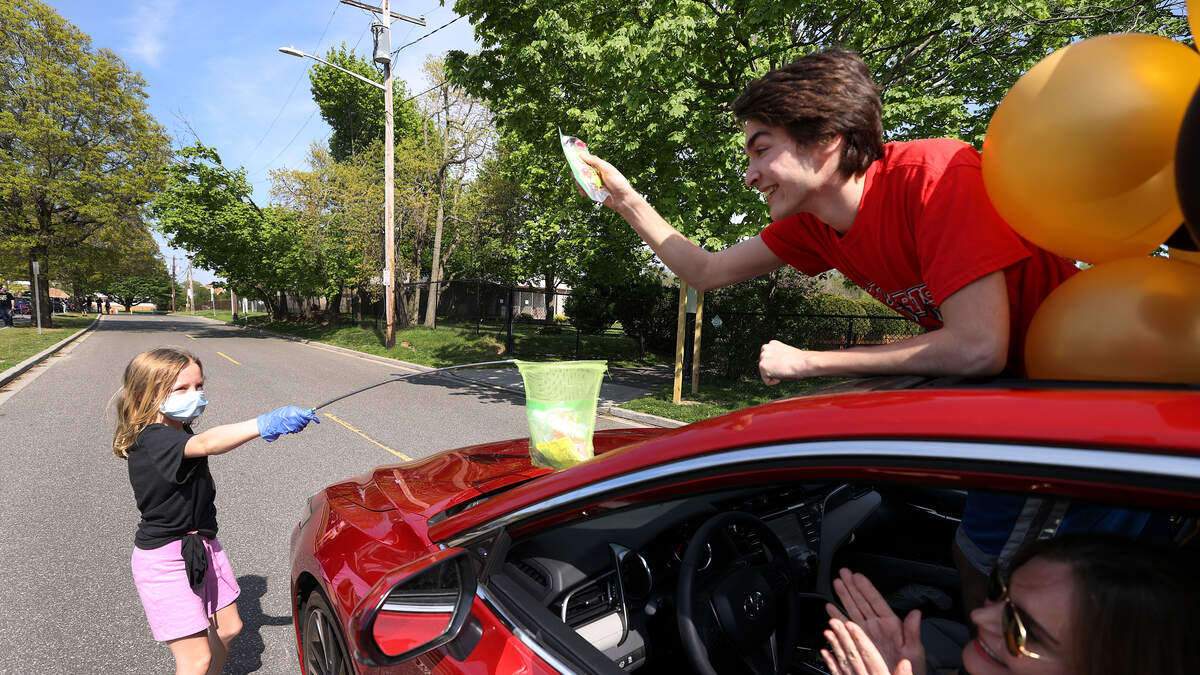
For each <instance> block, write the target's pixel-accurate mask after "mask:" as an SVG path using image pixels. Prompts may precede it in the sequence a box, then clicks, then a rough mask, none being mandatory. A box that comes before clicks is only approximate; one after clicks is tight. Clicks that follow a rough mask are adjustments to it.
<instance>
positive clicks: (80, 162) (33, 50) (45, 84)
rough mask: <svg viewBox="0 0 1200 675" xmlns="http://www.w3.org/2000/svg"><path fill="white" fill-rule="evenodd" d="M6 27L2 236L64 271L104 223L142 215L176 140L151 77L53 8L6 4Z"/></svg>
mask: <svg viewBox="0 0 1200 675" xmlns="http://www.w3.org/2000/svg"><path fill="white" fill-rule="evenodd" d="M0 35H3V36H4V38H3V39H2V40H0V239H2V240H3V245H4V248H5V249H6V250H8V251H9V252H10V254H13V255H19V256H21V257H23V258H24V260H25V261H26V263H27V269H28V271H29V274H30V275H32V262H33V261H39V262H40V263H41V265H40V267H41V271H40V272H41V275H43V276H44V277H46V278H48V279H57V278H58V274H57V272H56V270H55V268H56V265H58V264H60V263H62V262H63V261H64V260H67V259H69V258H71V257H72V255H73V253H72V252H74V251H76V250H77V247H79V246H80V245H82V244H84V243H85V242H88V240H89V238H91V237H93V235H96V234H97V233H98V232H99V231H100V230H102V229H103V228H105V227H110V226H118V225H121V224H128V223H140V222H141V211H142V208H143V206H144V205H145V204H146V202H147V201H148V200H149V199H150V197H151V195H152V194H153V193H154V192H155V190H156V189H157V188H158V177H159V176H160V172H159V171H158V168H159V167H160V166H162V164H163V163H164V162H165V161H166V160H167V158H168V157H169V153H170V150H169V139H168V138H167V135H166V134H165V133H164V131H163V129H162V127H161V126H160V125H159V124H158V123H157V122H156V121H155V120H154V118H153V117H152V116H151V115H150V114H149V113H148V112H147V111H146V93H145V84H146V83H145V81H144V80H143V79H142V78H141V76H140V75H138V74H137V73H135V72H132V71H130V70H129V69H128V68H127V67H126V65H125V63H124V62H123V61H122V60H121V59H120V58H119V57H117V55H116V54H113V53H112V52H111V51H109V50H107V49H93V48H92V43H91V39H90V38H89V37H88V36H87V35H86V34H85V33H83V32H82V31H80V30H79V29H78V28H77V27H75V26H74V25H72V24H70V23H68V22H67V21H66V20H64V19H63V18H62V17H61V16H59V15H58V14H56V13H55V12H54V10H53V9H51V8H50V7H48V6H46V5H45V4H42V3H41V2H37V1H36V0H19V1H17V2H13V1H11V0H10V1H7V2H0ZM93 244H94V245H99V244H98V243H96V242H93ZM47 286H48V284H47V285H43V286H42V288H43V289H46V288H47ZM45 292H46V291H45V290H43V293H45ZM41 307H42V308H43V309H42V312H43V317H42V321H43V323H45V324H49V322H50V320H51V317H50V305H49V303H48V302H47V296H43V299H42V302H41Z"/></svg>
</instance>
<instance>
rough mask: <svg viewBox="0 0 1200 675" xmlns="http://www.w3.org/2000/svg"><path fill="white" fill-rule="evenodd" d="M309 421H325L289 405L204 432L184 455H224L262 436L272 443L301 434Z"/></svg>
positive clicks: (191, 443)
mask: <svg viewBox="0 0 1200 675" xmlns="http://www.w3.org/2000/svg"><path fill="white" fill-rule="evenodd" d="M309 422H316V423H317V424H320V423H321V420H319V419H317V415H316V413H314V412H313V411H312V410H309V409H308V408H300V407H298V406H294V405H285V406H283V407H282V408H276V409H275V410H272V411H271V412H269V413H263V414H262V415H259V416H258V417H256V418H254V419H251V420H246V421H245V422H236V423H234V424H222V425H221V426H219V427H213V428H212V429H208V430H206V431H202V432H200V433H198V434H196V435H194V436H192V437H191V438H189V439H188V442H187V445H186V446H185V447H184V450H183V455H184V456H185V457H203V456H206V455H220V454H223V453H226V452H229V451H230V450H232V449H234V448H236V447H237V446H239V445H241V444H243V443H245V442H246V441H249V440H253V439H255V438H258V437H262V438H263V439H264V440H266V441H267V442H268V443H270V442H272V441H274V440H275V439H276V438H279V437H280V436H281V435H283V434H294V433H297V432H299V431H301V430H302V429H304V427H306V426H308V423H309Z"/></svg>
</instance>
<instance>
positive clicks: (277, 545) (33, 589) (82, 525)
mask: <svg viewBox="0 0 1200 675" xmlns="http://www.w3.org/2000/svg"><path fill="white" fill-rule="evenodd" d="M156 345H177V346H181V347H184V348H186V349H189V350H191V351H192V352H193V353H195V354H196V355H197V356H198V357H199V358H200V359H201V361H202V362H203V363H204V374H205V380H206V382H205V388H206V389H207V391H208V398H209V401H210V403H209V406H208V411H207V412H205V414H204V417H203V418H202V423H201V425H200V426H201V427H208V426H212V425H216V424H222V423H226V422H235V421H239V420H243V419H247V418H249V417H252V416H254V415H256V414H258V413H260V412H265V411H267V410H271V409H273V408H275V407H278V406H280V405H285V404H294V405H315V404H317V403H319V402H321V401H324V400H327V399H329V398H332V397H333V396H335V395H337V394H340V393H344V392H347V391H351V390H353V389H356V388H358V387H361V386H364V385H367V384H370V383H373V382H376V381H378V380H381V379H384V378H386V377H388V376H389V375H391V374H393V373H398V372H402V371H399V370H397V368H395V367H394V366H391V365H388V364H382V363H379V362H376V361H370V360H366V359H362V358H358V357H355V356H352V355H347V354H342V353H337V352H331V351H327V350H323V349H319V348H316V347H312V346H308V345H304V344H300V343H296V342H290V341H286V340H281V339H277V338H269V337H262V336H259V335H254V334H251V333H249V332H246V331H243V330H240V329H237V328H233V327H230V326H226V325H224V324H217V323H213V322H208V321H204V320H202V319H196V318H191V317H180V316H170V317H164V316H139V315H133V316H128V315H125V316H108V317H104V318H103V319H101V321H100V325H99V327H98V328H97V329H96V330H95V331H94V332H93V333H91V334H89V335H87V336H86V337H85V338H83V339H82V340H80V341H78V342H76V343H74V344H73V345H71V346H69V347H68V348H66V349H65V350H63V351H62V352H60V353H59V354H58V355H56V356H55V357H52V358H51V359H50V360H49V361H47V362H46V364H44V365H43V366H39V367H38V368H35V369H34V370H33V371H30V373H28V374H26V375H25V376H23V377H22V378H21V379H19V380H17V381H16V382H14V383H12V384H10V385H9V386H8V387H6V388H5V390H3V391H0V463H2V464H0V465H2V466H3V467H4V468H3V477H2V480H3V483H2V484H0V580H3V593H4V597H3V601H2V604H3V607H4V611H3V612H0V645H3V647H2V648H0V673H21V674H27V673H39V674H41V673H69V674H71V675H75V674H87V673H138V674H141V673H170V672H173V662H172V659H171V656H170V652H169V650H168V649H167V648H166V647H165V646H162V645H159V644H157V643H155V642H154V640H153V639H152V637H151V635H150V630H149V627H148V626H147V624H146V619H145V615H144V614H143V612H142V609H141V605H140V603H139V601H138V597H137V592H136V590H135V589H134V586H133V581H132V578H131V576H130V572H129V556H130V553H131V551H132V546H133V532H134V529H135V527H136V524H137V519H138V514H137V510H136V507H135V506H134V502H133V492H132V490H131V488H130V487H129V480H128V476H127V473H126V465H125V462H123V461H122V460H120V459H117V458H115V457H113V456H112V454H111V453H110V451H109V449H108V448H109V446H110V443H111V439H112V429H113V425H114V420H115V417H114V414H113V412H112V409H111V407H110V406H109V405H108V403H109V400H110V397H111V396H112V394H113V393H114V392H115V391H116V389H117V387H118V386H119V383H120V377H121V372H122V370H123V368H124V366H125V364H126V363H127V362H128V361H129V359H130V358H131V357H132V356H133V355H134V354H136V353H138V352H140V351H142V350H144V349H147V348H150V347H153V346H156ZM522 406H523V401H522V400H521V399H519V398H514V397H513V396H511V395H510V394H507V393H504V392H500V391H496V390H495V389H490V388H486V387H482V386H477V385H473V384H471V383H469V382H466V381H464V380H462V379H458V378H449V377H444V376H437V375H434V376H429V377H427V378H416V379H414V380H409V381H405V382H398V383H394V384H389V385H386V386H383V387H379V388H378V389H374V390H371V391H368V392H365V393H363V394H360V395H358V396H354V397H351V398H347V399H345V400H343V401H339V402H337V403H335V404H333V405H331V406H329V407H328V408H326V409H324V410H322V411H321V413H322V423H321V424H320V425H312V426H310V427H309V429H308V430H306V431H305V432H303V433H302V434H300V435H297V436H285V437H283V438H281V439H279V440H278V441H276V442H275V443H271V444H268V443H266V442H264V441H261V440H258V441H252V442H250V443H248V444H246V445H244V446H242V447H241V448H238V449H237V450H234V451H233V452H231V453H229V454H227V455H222V456H220V457H215V458H213V459H212V460H211V463H210V466H211V469H212V473H213V476H214V478H215V479H216V483H217V491H218V495H217V509H218V519H219V521H220V524H221V534H220V538H221V541H222V543H223V544H224V545H225V547H226V549H227V550H228V551H229V555H230V559H231V561H232V563H233V568H234V572H235V573H236V574H237V576H238V581H239V583H240V584H241V586H242V597H241V599H240V600H239V603H238V606H239V608H240V610H241V614H242V617H243V620H244V622H245V630H244V631H243V633H242V635H241V636H240V637H239V638H238V640H237V642H235V644H234V647H233V652H232V654H231V657H230V661H229V663H228V664H227V666H226V671H225V672H227V673H249V672H256V673H295V672H298V670H299V667H298V665H297V660H296V654H295V644H294V643H295V633H294V631H293V628H292V622H291V615H290V606H289V604H288V598H287V595H288V540H289V536H290V533H291V530H292V528H293V527H294V526H295V524H296V522H297V520H298V519H299V517H300V511H301V508H302V507H303V505H304V504H305V499H306V498H307V497H308V496H309V495H310V494H312V493H314V492H316V491H317V490H318V489H320V488H321V487H323V486H325V485H327V484H329V483H332V482H334V481H337V480H341V479H344V478H346V477H349V476H352V475H357V474H359V473H362V472H364V471H367V470H368V469H370V468H371V467H374V466H377V465H380V464H386V463H390V462H394V461H399V458H398V457H397V456H396V454H395V453H399V454H402V455H404V456H406V457H411V458H419V457H423V456H426V455H428V454H431V453H433V452H437V451H438V450H442V449H445V448H449V447H457V446H461V445H467V444H471V443H479V442H483V441H487V440H495V439H497V438H506V437H517V436H523V435H526V434H527V433H528V427H527V426H526V422H525V417H524V411H523V407H522ZM334 417H336V418H338V419H340V420H341V421H342V423H344V424H342V423H339V422H337V421H335V420H334V419H333V418H334ZM631 424H632V423H626V422H623V421H621V420H615V419H601V420H598V422H597V426H598V428H613V427H620V426H628V425H631ZM350 427H353V429H354V430H351V428H350Z"/></svg>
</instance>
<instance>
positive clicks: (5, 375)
mask: <svg viewBox="0 0 1200 675" xmlns="http://www.w3.org/2000/svg"><path fill="white" fill-rule="evenodd" d="M98 323H100V315H99V314H97V315H96V318H95V319H92V323H91V324H90V325H88V327H87V328H84V329H83V330H81V331H78V332H77V333H75V334H74V335H72V336H70V337H67V338H65V339H63V340H62V341H60V342H59V343H58V344H56V345H53V346H51V347H47V348H46V349H43V350H42V351H41V352H39V353H37V354H34V355H33V356H31V357H29V358H27V359H25V360H24V361H22V362H20V363H18V364H17V365H15V366H13V367H12V368H9V369H8V370H6V371H4V372H0V387H3V386H5V385H7V384H8V383H9V382H12V381H13V380H15V379H17V378H18V377H20V376H21V375H24V374H25V373H26V371H28V370H29V369H30V368H32V367H34V366H36V365H37V364H39V363H41V362H42V361H45V360H46V359H48V358H50V355H51V354H53V353H55V352H57V351H58V350H60V349H62V348H63V347H66V346H67V345H69V344H71V343H72V342H74V341H75V340H78V339H79V338H81V337H83V336H84V335H87V334H88V333H89V332H90V331H91V330H92V329H94V328H95V327H96V324H98Z"/></svg>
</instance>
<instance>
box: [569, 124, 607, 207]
mask: <svg viewBox="0 0 1200 675" xmlns="http://www.w3.org/2000/svg"><path fill="white" fill-rule="evenodd" d="M558 141H559V142H560V143H562V149H563V154H565V155H566V156H567V164H570V165H571V173H572V174H574V176H575V182H576V183H578V184H579V187H580V188H582V189H583V191H584V192H586V193H587V196H589V197H591V198H592V200H593V201H596V202H602V201H604V200H605V199H608V190H605V189H604V183H603V182H602V181H601V180H600V174H598V173H596V170H595V169H593V168H592V167H591V165H589V164H588V163H586V162H584V161H583V160H582V159H581V158H580V157H579V153H581V152H585V151H586V150H587V144H586V143H584V142H583V141H581V140H579V139H578V138H575V137H574V136H564V135H563V132H562V129H559V130H558Z"/></svg>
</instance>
